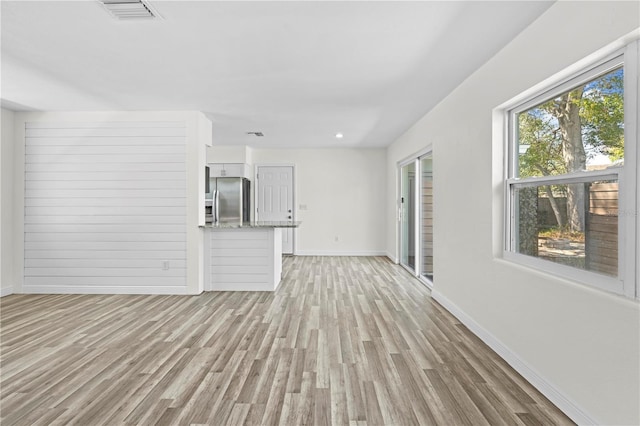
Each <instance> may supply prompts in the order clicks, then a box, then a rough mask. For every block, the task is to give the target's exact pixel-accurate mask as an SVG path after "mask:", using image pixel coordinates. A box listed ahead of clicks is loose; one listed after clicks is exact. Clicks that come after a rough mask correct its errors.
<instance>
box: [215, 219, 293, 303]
mask: <svg viewBox="0 0 640 426" xmlns="http://www.w3.org/2000/svg"><path fill="white" fill-rule="evenodd" d="M208 232H209V236H208V237H209V241H208V243H209V253H210V261H211V263H210V268H209V270H210V277H209V278H210V282H209V286H208V288H206V289H207V290H213V291H274V290H275V289H276V288H277V287H278V284H279V283H280V278H281V275H282V234H281V230H280V229H279V228H244V229H209V230H208Z"/></svg>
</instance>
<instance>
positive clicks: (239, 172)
mask: <svg viewBox="0 0 640 426" xmlns="http://www.w3.org/2000/svg"><path fill="white" fill-rule="evenodd" d="M209 173H210V176H211V177H243V178H247V179H251V168H250V167H249V165H248V164H243V163H210V164H209Z"/></svg>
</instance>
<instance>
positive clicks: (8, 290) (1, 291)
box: [0, 287, 13, 297]
mask: <svg viewBox="0 0 640 426" xmlns="http://www.w3.org/2000/svg"><path fill="white" fill-rule="evenodd" d="M10 294H13V287H2V288H0V297H5V296H8V295H10Z"/></svg>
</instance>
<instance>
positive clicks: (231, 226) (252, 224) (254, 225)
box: [200, 221, 302, 229]
mask: <svg viewBox="0 0 640 426" xmlns="http://www.w3.org/2000/svg"><path fill="white" fill-rule="evenodd" d="M301 223H302V222H299V221H298V222H289V221H284V222H245V223H237V222H231V223H206V224H205V225H204V226H203V225H200V226H201V227H202V228H211V229H239V228H297V227H298V226H300V224H301Z"/></svg>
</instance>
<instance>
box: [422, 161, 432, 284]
mask: <svg viewBox="0 0 640 426" xmlns="http://www.w3.org/2000/svg"><path fill="white" fill-rule="evenodd" d="M420 181H421V185H420V242H421V244H420V249H421V250H420V252H421V256H420V258H421V260H422V267H421V268H420V275H421V276H422V277H423V278H426V279H427V280H429V281H433V159H432V158H431V153H429V154H427V155H425V156H423V157H420Z"/></svg>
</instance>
